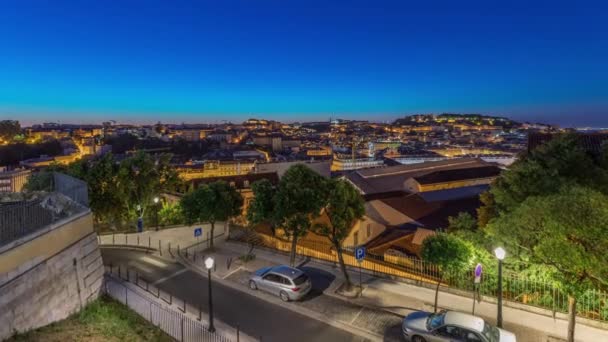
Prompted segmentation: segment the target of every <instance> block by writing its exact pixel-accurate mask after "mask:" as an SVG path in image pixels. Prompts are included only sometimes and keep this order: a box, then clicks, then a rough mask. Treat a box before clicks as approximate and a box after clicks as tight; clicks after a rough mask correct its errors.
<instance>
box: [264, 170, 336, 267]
mask: <svg viewBox="0 0 608 342" xmlns="http://www.w3.org/2000/svg"><path fill="white" fill-rule="evenodd" d="M324 183H325V178H323V177H321V176H320V175H319V174H318V173H316V172H315V171H313V170H312V169H310V168H309V167H307V166H306V165H303V164H296V165H294V166H291V167H290V168H289V169H287V171H286V172H285V174H284V175H283V178H281V180H280V182H279V191H278V192H277V195H276V198H277V200H276V203H277V205H276V209H275V210H276V215H277V217H278V218H279V222H280V223H281V225H282V227H283V229H284V230H285V234H286V235H287V236H288V237H289V238H290V239H291V254H290V264H291V265H292V266H293V265H294V264H295V260H296V246H297V241H298V238H300V237H302V236H304V235H305V234H306V232H308V231H309V230H310V229H311V227H312V220H313V219H314V218H315V217H317V216H318V215H319V212H320V210H321V208H322V207H323V205H324V203H325V198H326V195H325V194H326V189H325V186H324Z"/></svg>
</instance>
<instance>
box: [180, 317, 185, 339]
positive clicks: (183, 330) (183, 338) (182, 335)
mask: <svg viewBox="0 0 608 342" xmlns="http://www.w3.org/2000/svg"><path fill="white" fill-rule="evenodd" d="M180 341H182V342H183V341H184V316H182V339H181V340H180Z"/></svg>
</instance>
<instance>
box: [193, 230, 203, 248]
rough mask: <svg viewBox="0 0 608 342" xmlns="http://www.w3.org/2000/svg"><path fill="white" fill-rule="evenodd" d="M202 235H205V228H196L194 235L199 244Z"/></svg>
mask: <svg viewBox="0 0 608 342" xmlns="http://www.w3.org/2000/svg"><path fill="white" fill-rule="evenodd" d="M201 235H203V228H201V227H197V228H194V237H195V238H196V243H197V244H198V242H199V240H200V237H201Z"/></svg>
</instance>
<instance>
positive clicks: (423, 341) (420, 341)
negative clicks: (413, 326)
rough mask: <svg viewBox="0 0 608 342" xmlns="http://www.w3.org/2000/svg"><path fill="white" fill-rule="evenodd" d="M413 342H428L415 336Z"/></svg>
mask: <svg viewBox="0 0 608 342" xmlns="http://www.w3.org/2000/svg"><path fill="white" fill-rule="evenodd" d="M412 342H426V340H425V339H424V338H423V337H422V336H418V335H416V336H414V337H412Z"/></svg>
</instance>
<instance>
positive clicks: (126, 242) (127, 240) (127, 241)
mask: <svg viewBox="0 0 608 342" xmlns="http://www.w3.org/2000/svg"><path fill="white" fill-rule="evenodd" d="M128 244H129V236H128V235H127V233H125V245H128Z"/></svg>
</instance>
